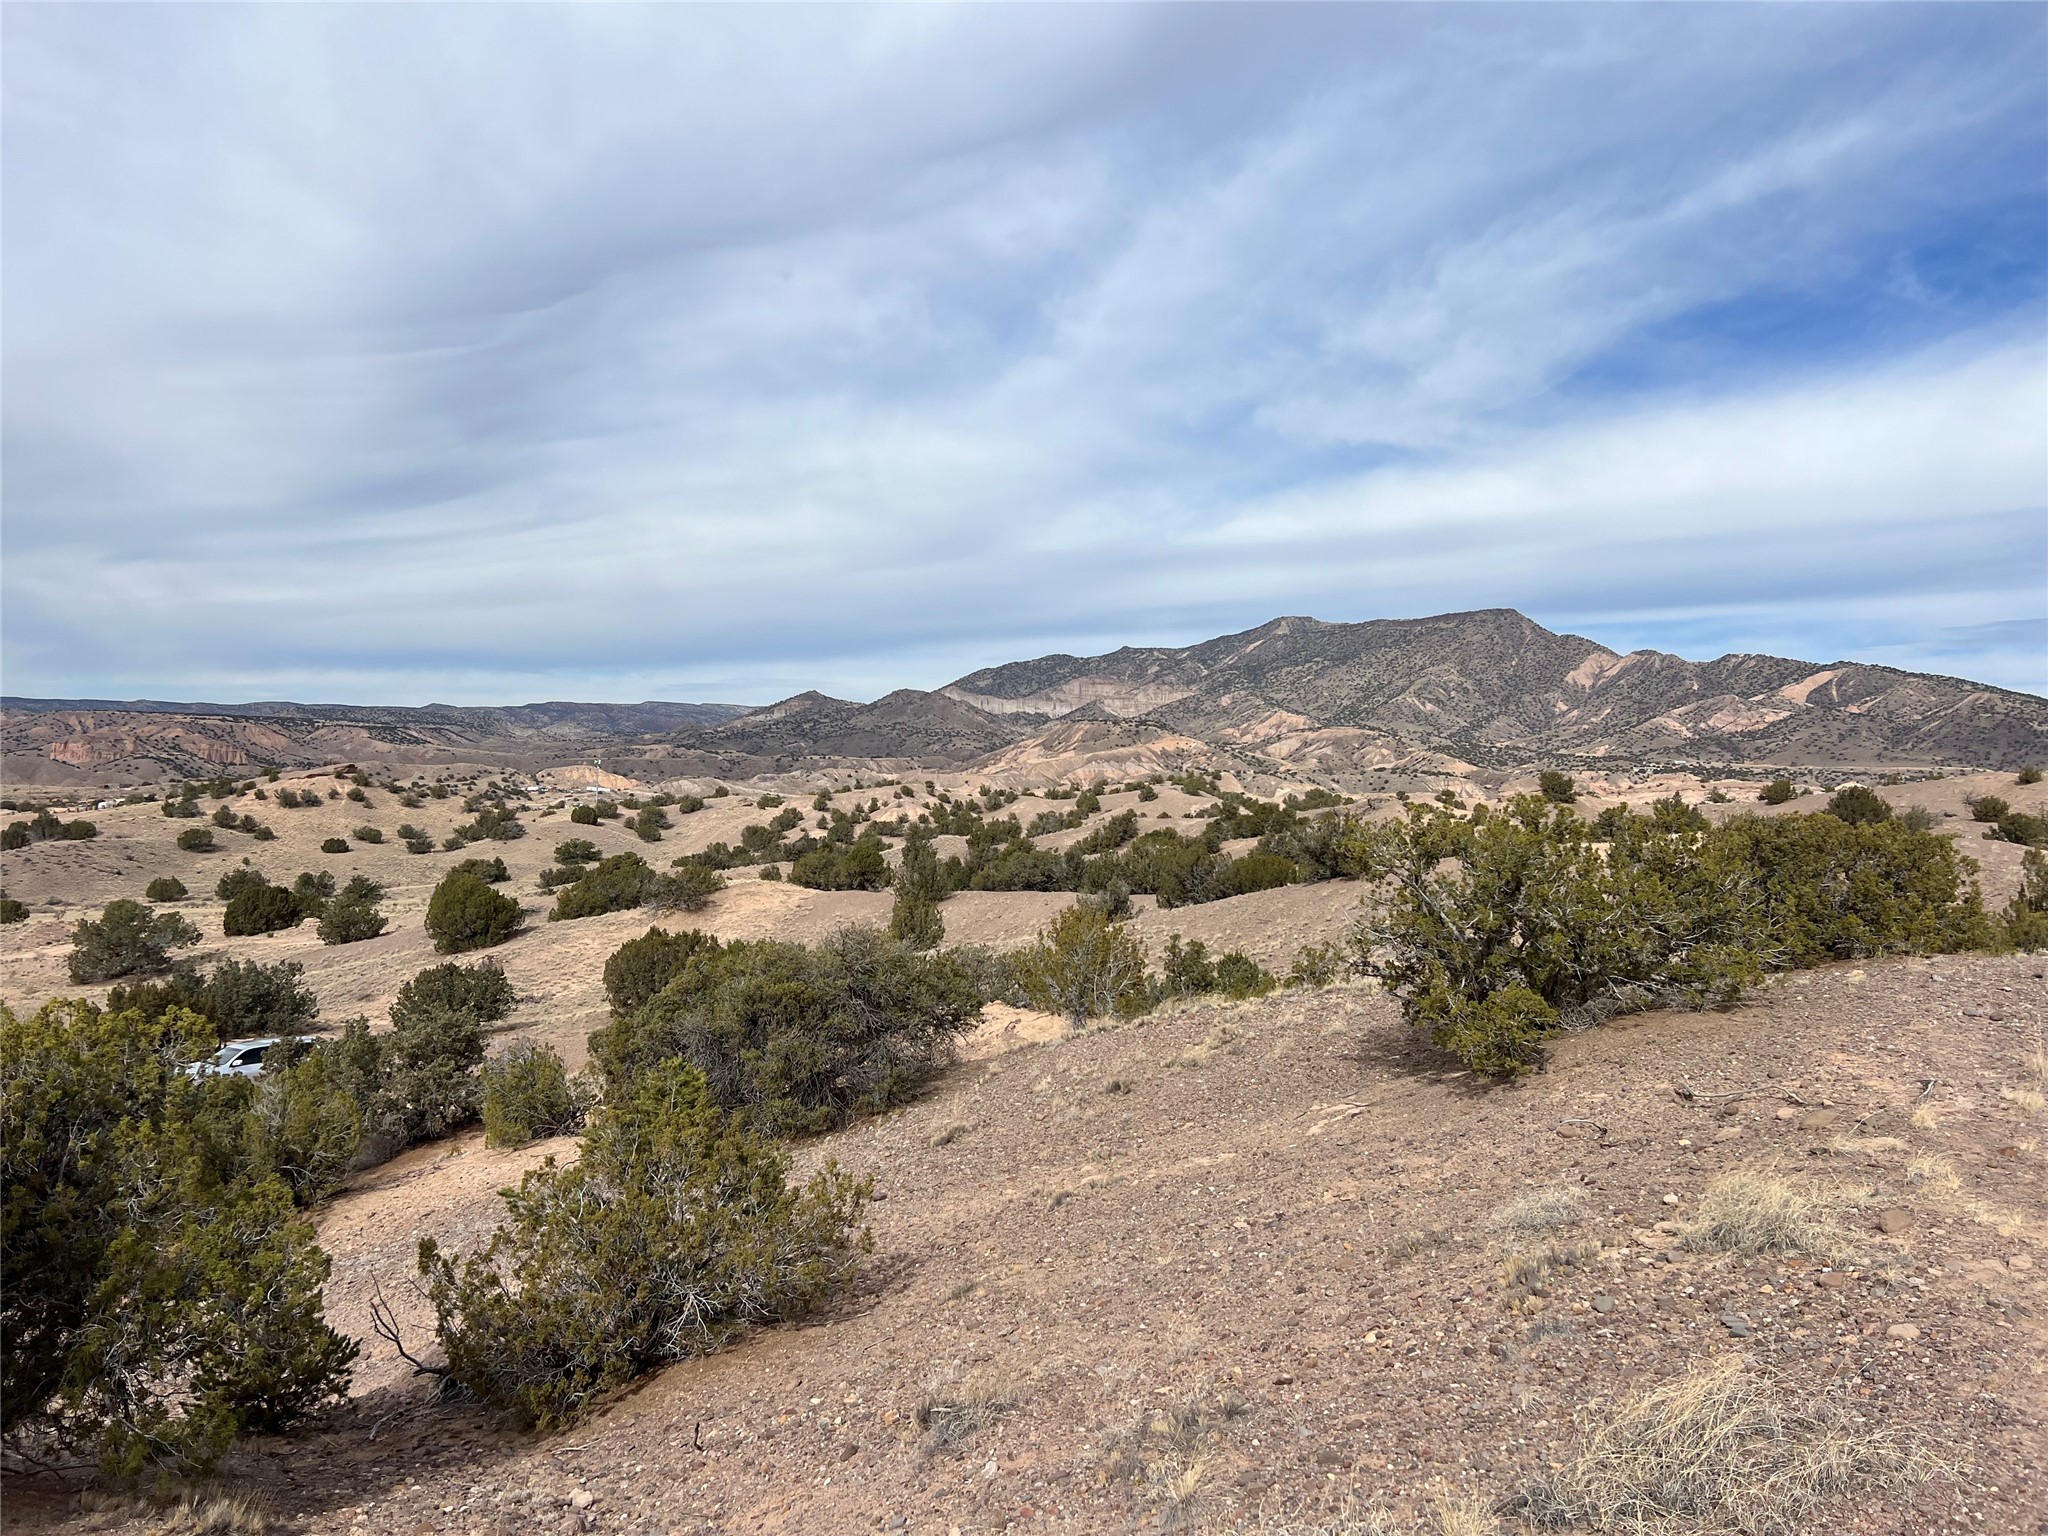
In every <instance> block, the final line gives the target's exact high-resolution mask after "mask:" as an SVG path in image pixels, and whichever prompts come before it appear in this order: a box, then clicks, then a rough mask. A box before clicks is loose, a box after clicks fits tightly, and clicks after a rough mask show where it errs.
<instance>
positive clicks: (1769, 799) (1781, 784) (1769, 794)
mask: <svg viewBox="0 0 2048 1536" xmlns="http://www.w3.org/2000/svg"><path fill="white" fill-rule="evenodd" d="M1798 793H1799V791H1798V790H1797V789H1796V788H1794V787H1793V784H1792V781H1791V780H1790V779H1773V780H1771V782H1770V783H1768V784H1766V785H1765V786H1764V787H1763V788H1762V789H1760V790H1758V791H1757V792H1756V797H1757V799H1759V800H1761V801H1762V802H1763V803H1764V804H1765V805H1783V804H1785V803H1786V802H1787V801H1788V800H1791V799H1793V798H1794V797H1795V796H1797V795H1798Z"/></svg>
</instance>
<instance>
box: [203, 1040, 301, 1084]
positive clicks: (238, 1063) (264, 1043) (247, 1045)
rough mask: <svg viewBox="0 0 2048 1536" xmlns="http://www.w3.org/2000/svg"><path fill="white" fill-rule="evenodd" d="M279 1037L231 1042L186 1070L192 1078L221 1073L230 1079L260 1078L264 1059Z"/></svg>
mask: <svg viewBox="0 0 2048 1536" xmlns="http://www.w3.org/2000/svg"><path fill="white" fill-rule="evenodd" d="M278 1039H279V1037H278V1036H276V1035H272V1036H271V1037H270V1038H268V1039H265V1040H230V1041H229V1042H228V1043H227V1044H226V1045H224V1046H222V1047H221V1048H220V1049H219V1050H217V1051H215V1052H214V1053H213V1054H212V1055H211V1056H203V1057H201V1058H200V1059H199V1060H198V1061H195V1062H193V1063H192V1065H191V1066H189V1067H187V1068H186V1069H185V1071H186V1074H187V1075H188V1076H191V1077H207V1076H210V1075H211V1074H213V1073H215V1072H219V1073H222V1074H224V1075H225V1076H228V1077H260V1076H262V1074H263V1058H264V1056H265V1055H267V1054H268V1053H269V1051H270V1048H271V1047H272V1046H273V1045H276V1044H277V1043H278Z"/></svg>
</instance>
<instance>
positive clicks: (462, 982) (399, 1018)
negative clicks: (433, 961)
mask: <svg viewBox="0 0 2048 1536" xmlns="http://www.w3.org/2000/svg"><path fill="white" fill-rule="evenodd" d="M517 1001H518V998H517V995H516V994H515V993H514V992H513V990H512V983H511V982H510V981H509V980H507V979H506V976H505V973H504V971H502V970H501V969H499V967H498V965H497V964H496V962H494V961H489V960H487V961H485V962H484V963H483V964H482V965H457V964H456V963H455V962H454V961H452V960H450V961H448V962H447V963H446V964H444V965H434V966H429V967H428V968H427V969H426V970H424V971H421V972H420V973H419V974H418V975H417V976H415V977H413V979H412V980H411V981H408V982H407V983H406V984H405V985H404V986H402V987H400V988H399V989H398V996H397V997H395V998H394V999H393V1000H392V1003H391V1023H392V1027H393V1028H397V1027H399V1026H401V1025H410V1024H413V1023H416V1022H418V1021H420V1020H423V1019H427V1018H429V1017H431V1016H433V1015H435V1014H441V1013H459V1014H462V1015H464V1016H465V1017H467V1018H470V1019H473V1020H475V1021H476V1022H477V1023H478V1024H495V1023H496V1022H497V1021H498V1020H500V1019H502V1018H504V1017H505V1015H506V1014H508V1013H510V1012H511V1011H512V1005H513V1003H515V1002H517Z"/></svg>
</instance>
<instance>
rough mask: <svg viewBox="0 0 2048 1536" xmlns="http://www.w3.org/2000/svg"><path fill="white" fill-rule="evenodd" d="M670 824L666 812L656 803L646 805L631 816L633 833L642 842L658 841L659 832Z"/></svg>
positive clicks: (659, 837) (659, 839)
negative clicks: (637, 813)
mask: <svg viewBox="0 0 2048 1536" xmlns="http://www.w3.org/2000/svg"><path fill="white" fill-rule="evenodd" d="M671 825H672V823H671V822H670V821H669V817H668V813H667V812H666V811H664V810H662V809H661V807H660V806H657V805H650V806H648V807H646V808H645V809H644V810H642V811H641V812H640V814H639V815H638V816H635V817H634V818H633V831H634V834H635V835H636V836H637V837H639V839H640V841H641V842H643V843H658V842H660V841H661V834H662V833H663V832H664V831H665V830H667V828H668V827H669V826H671Z"/></svg>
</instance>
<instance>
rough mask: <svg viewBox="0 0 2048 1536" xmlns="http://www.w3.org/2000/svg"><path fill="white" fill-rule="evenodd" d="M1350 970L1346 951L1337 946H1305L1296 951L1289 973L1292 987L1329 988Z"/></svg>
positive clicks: (1288, 983) (1288, 978)
mask: <svg viewBox="0 0 2048 1536" xmlns="http://www.w3.org/2000/svg"><path fill="white" fill-rule="evenodd" d="M1347 969H1349V965H1348V962H1347V961H1346V959H1345V956H1344V951H1343V949H1342V948H1340V947H1339V946H1338V945H1335V944H1304V945H1302V946H1301V948H1300V949H1298V950H1297V951H1295V955H1294V965H1293V967H1292V969H1290V970H1289V971H1288V973H1287V985H1289V986H1290V987H1327V986H1332V985H1334V984H1335V982H1336V980H1337V978H1338V977H1339V976H1341V975H1343V974H1344V972H1345V971H1346V970H1347Z"/></svg>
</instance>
